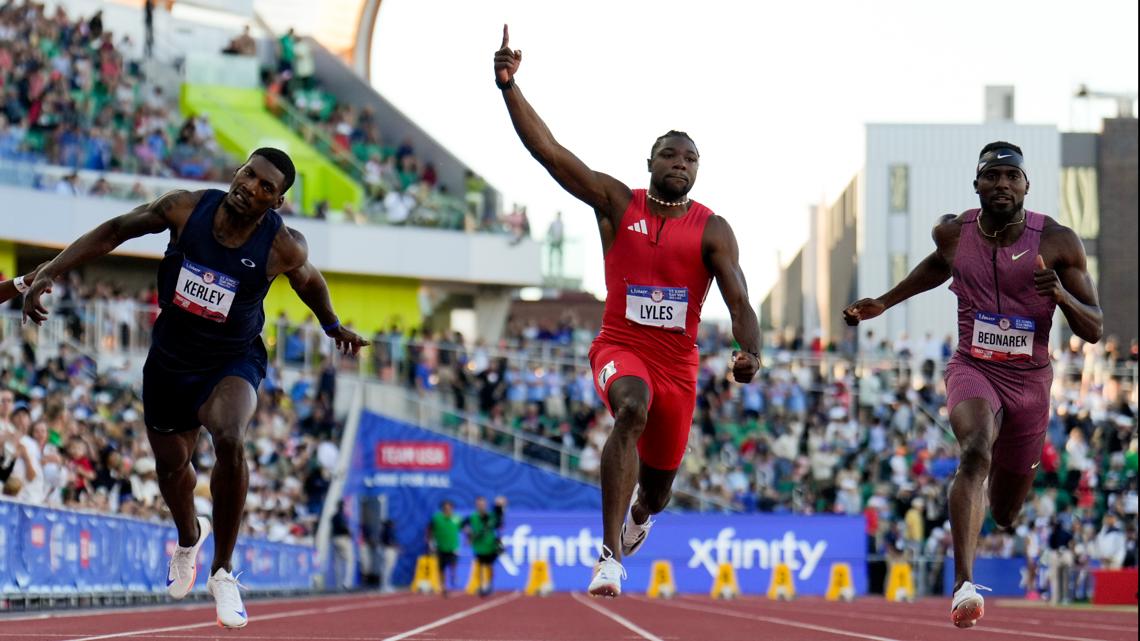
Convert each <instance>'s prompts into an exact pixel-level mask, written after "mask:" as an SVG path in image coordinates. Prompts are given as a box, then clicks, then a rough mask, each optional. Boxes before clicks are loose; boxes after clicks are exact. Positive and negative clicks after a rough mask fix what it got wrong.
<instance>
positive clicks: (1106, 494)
mask: <svg viewBox="0 0 1140 641" xmlns="http://www.w3.org/2000/svg"><path fill="white" fill-rule="evenodd" d="M592 337H593V328H590V327H586V326H584V325H582V324H579V323H575V322H573V321H572V320H571V319H569V318H567V319H565V320H563V321H562V322H561V323H559V324H557V325H553V324H552V325H549V326H542V325H540V324H538V323H533V322H531V323H526V324H519V323H514V322H512V323H511V324H510V325H509V330H508V333H507V338H505V339H504V340H503V341H502V342H501V343H500V344H498V345H494V346H489V345H486V344H484V343H482V342H480V341H476V342H474V343H473V344H470V345H468V344H467V342H466V341H465V340H464V339H463V337H462V336H460V335H458V334H457V333H455V332H443V333H435V332H431V331H429V330H425V329H420V330H414V331H412V332H409V333H405V332H403V331H400V329H399V328H392V329H391V330H390V331H388V332H381V333H378V334H377V335H376V336H374V337H373V339H374V340H375V341H376V343H375V347H374V349H373V351H372V362H371V364H370V368H371V370H372V371H373V372H375V373H376V375H377V376H379V377H380V378H383V379H386V380H389V381H392V382H395V383H401V384H404V385H406V386H408V387H409V388H412V389H414V390H415V391H416V392H417V393H419V394H421V395H424V396H427V397H431V398H432V399H433V400H436V401H438V402H441V403H445V404H447V405H449V406H451V407H453V408H454V420H452V421H451V423H452V424H451V425H450V427H452V428H454V429H455V430H456V431H457V433H458V434H459V435H460V436H462V437H464V438H468V439H471V440H477V441H482V442H491V443H494V442H499V443H500V444H504V445H505V444H506V442H505V441H504V439H505V438H507V439H509V437H505V436H504V435H509V434H522V435H525V436H526V437H527V446H526V448H525V451H526V453H527V454H528V455H530V456H531V457H532V458H534V459H537V460H540V461H545V462H547V463H551V464H554V465H558V463H559V457H560V454H559V452H558V449H559V448H566V449H568V450H570V451H572V452H573V453H574V454H573V456H572V457H571V459H570V460H571V463H572V465H573V467H574V468H575V469H576V470H577V471H578V472H581V473H582V474H584V475H586V476H589V477H593V478H597V475H598V471H599V468H600V463H601V449H602V446H603V445H604V443H605V440H606V437H607V436H608V434H609V430H610V429H611V427H612V419H611V418H610V417H609V415H608V413H607V412H606V410H605V409H604V408H603V406H602V404H601V403H600V401H599V399H598V398H597V395H596V393H595V390H594V384H593V378H592V374H591V371H590V369H589V366H588V363H587V361H586V359H585V354H586V351H587V350H588V346H589V341H590V340H591V339H592ZM700 343H701V346H702V354H703V356H702V358H701V367H700V375H699V390H700V391H699V396H698V404H697V410H696V413H695V415H694V424H693V429H692V431H691V434H690V449H689V451H688V453H687V454H686V456H685V459H684V462H683V463H682V468H681V470H680V473H679V474H678V477H677V482H676V486H675V487H676V488H677V489H679V490H683V491H688V492H687V493H688V494H689V496H699V495H703V496H706V497H712V498H714V499H716V500H717V503H718V504H719V505H729V506H732V508H734V509H736V510H740V511H744V512H784V513H797V514H812V513H843V514H850V515H860V514H861V515H863V516H864V518H865V520H866V524H867V536H868V551H869V552H870V553H871V554H872V555H874V556H876V557H881V558H891V557H898V556H908V557H910V558H912V559H913V558H919V557H922V558H925V559H927V560H929V561H930V562H932V563H936V564H941V563H942V560H943V559H945V557H946V555H947V554H948V553H949V551H950V530H949V527H950V526H949V520H948V519H949V515H948V509H947V500H948V491H947V489H948V484H949V481H950V480H951V478H952V477H953V475H954V472H955V470H956V469H957V465H958V458H957V456H958V449H957V445H956V443H955V440H954V438H953V436H952V434H951V433H950V432H949V429H948V425H949V422H948V417H947V415H946V410H945V398H946V392H945V386H944V382H943V380H942V376H941V371H942V368H943V362H944V360H945V359H946V358H948V357H949V355H950V354H951V349H952V347H951V342H950V339H949V338H944V339H941V340H937V339H935V338H933V337H930V336H927V337H925V340H924V341H922V342H915V341H911V340H909V339H908V338H907V337H905V336H903V337H898V338H897V339H895V340H888V341H884V340H880V339H876V337H875V336H874V335H873V334H870V333H868V334H867V335H864V336H863V337H861V340H860V341H859V342H858V343H857V344H856V342H855V341H854V340H851V339H848V340H847V341H846V342H845V343H839V344H832V345H823V344H822V343H821V342H820V341H819V340H818V339H815V340H811V339H804V338H803V337H797V336H792V337H791V338H790V339H788V340H784V339H783V338H782V337H780V336H774V337H772V338H771V339H770V340H769V341H768V345H767V346H766V348H765V353H764V361H765V368H764V369H763V370H762V372H761V374H760V375H759V376H758V377H757V379H756V380H754V381H753V382H752V383H749V384H747V385H738V384H735V383H731V382H730V380H731V375H730V370H731V367H730V364H731V339H730V337H729V336H728V335H727V333H726V332H724V331H722V330H719V329H718V328H716V327H713V326H704V327H703V328H702V338H701V341H700ZM844 345H846V346H848V347H849V348H850V351H847V352H844V351H843V349H842V348H843V346H844ZM1054 358H1055V363H1054V365H1055V368H1056V371H1057V375H1056V377H1055V383H1054V387H1053V390H1052V408H1053V409H1052V413H1051V419H1050V423H1049V437H1048V439H1047V442H1046V444H1045V450H1044V453H1043V455H1042V460H1041V465H1040V472H1039V474H1038V477H1037V480H1036V483H1035V486H1034V492H1033V494H1032V495H1031V496H1030V500H1029V501H1028V502H1027V504H1026V506H1025V509H1024V510H1023V513H1022V516H1021V518H1020V520H1019V521H1018V523H1017V524H1016V525H1015V527H1014V528H1013V529H1012V530H1010V531H1007V532H1003V531H999V530H998V528H996V526H995V525H994V524H993V523H992V522H989V523H987V526H986V529H985V533H984V535H983V536H982V537H981V539H980V547H979V555H980V556H999V557H1010V556H1022V555H1024V556H1028V557H1029V558H1030V559H1031V560H1032V561H1033V562H1034V563H1035V564H1036V566H1039V567H1041V568H1042V578H1041V586H1038V587H1041V588H1042V589H1046V588H1047V587H1048V585H1049V581H1050V580H1052V581H1054V583H1055V582H1056V581H1057V578H1056V576H1055V574H1054V575H1050V574H1048V572H1047V570H1046V569H1047V568H1051V569H1052V571H1053V572H1054V573H1055V571H1056V568H1058V567H1064V568H1067V569H1069V570H1071V571H1069V572H1068V574H1067V575H1066V576H1068V577H1069V581H1070V584H1069V586H1068V587H1067V588H1066V589H1065V590H1064V592H1063V593H1064V594H1066V595H1074V596H1075V597H1077V598H1081V597H1082V596H1085V595H1086V593H1087V584H1088V582H1087V576H1088V569H1089V567H1090V566H1091V564H1094V563H1095V564H1099V565H1102V566H1115V567H1120V566H1121V565H1131V566H1135V565H1136V516H1137V491H1136V479H1137V433H1136V404H1137V397H1136V392H1137V390H1136V383H1137V381H1136V371H1137V346H1136V342H1135V341H1132V342H1131V344H1130V345H1125V344H1122V343H1121V342H1119V341H1118V340H1117V339H1115V338H1111V337H1110V338H1108V339H1107V340H1106V341H1104V342H1103V343H1102V344H1099V345H1088V344H1084V343H1083V342H1081V341H1080V339H1077V338H1074V339H1072V340H1071V341H1070V342H1069V343H1067V344H1066V345H1064V346H1062V347H1061V348H1059V349H1057V350H1056V352H1055V354H1054ZM685 494H686V492H682V493H681V495H680V496H679V497H678V498H679V499H680V501H681V503H682V504H685V502H686V501H687V500H689V499H686V497H685V496H684V495H685ZM689 507H696V505H695V504H693V503H690V504H689ZM928 569H929V570H931V572H929V574H928V576H929V577H930V580H931V584H930V586H929V589H930V590H932V591H935V592H937V591H939V590H940V589H941V582H940V577H941V574H939V568H938V567H931V568H928ZM1050 576H1052V577H1053V578H1052V579H1050V578H1049V577H1050ZM935 577H937V580H936V579H935ZM1082 577H1083V578H1082ZM1052 593H1053V596H1054V597H1056V596H1058V595H1059V594H1061V593H1062V592H1061V591H1060V590H1059V589H1058V588H1057V587H1056V585H1054V586H1053V588H1052Z"/></svg>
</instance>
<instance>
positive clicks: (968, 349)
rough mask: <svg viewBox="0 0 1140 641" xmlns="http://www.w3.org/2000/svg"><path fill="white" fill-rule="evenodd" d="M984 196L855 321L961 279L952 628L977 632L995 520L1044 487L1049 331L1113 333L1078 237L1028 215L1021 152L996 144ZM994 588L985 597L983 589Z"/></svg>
mask: <svg viewBox="0 0 1140 641" xmlns="http://www.w3.org/2000/svg"><path fill="white" fill-rule="evenodd" d="M974 189H975V191H976V192H977V194H978V198H979V200H980V201H981V209H971V210H969V211H967V212H964V213H962V214H960V215H957V216H955V215H952V214H951V215H947V216H943V217H942V219H941V220H940V221H939V222H938V224H937V225H936V226H935V227H934V243H935V245H936V248H935V250H934V253H932V254H930V255H929V256H927V257H926V258H925V259H924V260H923V261H922V262H921V263H919V264H918V266H917V267H915V269H914V271H912V272H911V273H910V275H908V276H907V277H906V278H905V279H904V280H903V281H902V282H901V283H899V284H898V286H897V287H895V288H894V289H892V290H891V291H889V292H887V293H886V294H883V295H882V296H881V297H879V298H874V299H871V298H864V299H862V300H860V301H857V302H855V303H853V304H852V305H851V306H849V307H848V308H847V309H845V310H844V311H843V316H844V319H845V320H846V321H847V323H848V324H849V325H855V324H857V323H858V322H859V321H861V320H867V319H869V318H874V317H876V316H878V315H879V314H882V313H883V312H884V311H885V310H886V309H888V308H890V307H893V306H894V305H897V304H898V303H901V302H902V301H904V300H906V299H908V298H910V297H911V296H914V295H915V294H918V293H920V292H924V291H926V290H928V289H933V288H934V287H937V286H939V285H941V284H942V283H944V282H946V280H947V279H949V278H951V277H953V279H954V280H953V282H952V283H951V284H950V291H952V292H954V294H955V295H957V297H958V350H957V352H956V353H955V354H954V356H953V358H951V359H950V363H949V364H948V365H947V367H946V392H947V399H946V406H947V409H948V410H949V411H950V425H951V427H952V428H953V429H954V435H955V436H956V437H957V439H958V444H959V446H960V447H961V450H962V457H961V463H960V465H959V466H958V472H957V474H956V475H955V477H954V481H953V486H952V488H951V490H950V522H951V525H952V526H953V527H952V533H953V536H954V567H955V576H956V582H955V586H954V600H953V602H952V604H951V610H950V618H951V621H952V622H953V623H954V625H956V626H958V627H960V628H969V627H973V626H974V624H976V623H977V621H978V619H980V618H981V617H982V615H983V613H984V607H983V606H984V601H983V599H982V597H981V596H980V595H979V594H978V593H977V590H978V589H979V588H981V586H978V585H976V584H974V582H973V566H974V550H975V548H976V546H977V543H978V532H979V530H980V529H981V526H982V520H983V518H984V517H985V499H986V496H985V492H984V487H985V485H984V483H985V481H986V479H987V478H988V479H989V504H990V511H991V514H992V515H993V518H994V521H995V522H996V523H997V524H998V525H999V526H1001V527H1003V528H1009V527H1011V526H1012V525H1013V523H1014V521H1015V520H1016V519H1017V515H1018V514H1019V513H1020V511H1021V506H1022V504H1024V503H1025V497H1026V496H1027V495H1028V493H1029V490H1030V488H1031V487H1032V486H1033V478H1034V476H1036V472H1037V466H1038V463H1039V462H1040V456H1041V448H1042V445H1044V443H1045V431H1046V427H1047V424H1048V421H1049V387H1050V385H1051V384H1052V381H1053V368H1052V365H1051V364H1050V361H1049V329H1050V326H1051V324H1052V319H1053V311H1054V310H1055V309H1056V308H1057V307H1060V308H1061V311H1062V313H1064V315H1065V319H1066V320H1067V321H1068V322H1069V327H1070V328H1072V330H1073V333H1075V334H1076V335H1077V336H1080V337H1081V338H1083V339H1084V340H1086V341H1088V342H1090V343H1095V342H1097V341H1099V340H1100V337H1101V332H1102V315H1101V310H1100V304H1099V303H1098V302H1097V295H1096V288H1095V287H1094V286H1093V283H1092V279H1091V278H1090V277H1089V274H1088V270H1087V268H1086V266H1085V250H1084V247H1083V246H1082V245H1081V239H1080V238H1079V237H1078V236H1077V235H1076V234H1075V233H1074V232H1073V230H1071V229H1069V228H1068V227H1065V226H1064V225H1061V224H1059V223H1057V222H1056V221H1055V220H1053V219H1052V218H1049V217H1048V216H1045V215H1043V214H1038V213H1036V212H1031V211H1027V210H1026V209H1025V207H1024V204H1025V195H1026V194H1027V193H1028V192H1029V178H1028V176H1027V175H1026V172H1025V168H1024V159H1023V157H1022V153H1021V149H1020V148H1019V147H1017V146H1016V145H1012V144H1010V143H1007V142H994V143H990V144H988V145H986V146H985V147H984V148H983V149H982V153H981V155H980V157H979V159H978V166H977V177H976V179H975V180H974ZM981 589H985V588H981Z"/></svg>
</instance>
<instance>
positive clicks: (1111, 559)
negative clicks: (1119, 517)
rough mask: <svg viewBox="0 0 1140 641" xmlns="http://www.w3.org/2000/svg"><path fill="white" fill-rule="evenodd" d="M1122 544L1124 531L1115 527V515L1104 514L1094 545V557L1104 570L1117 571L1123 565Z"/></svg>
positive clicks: (1110, 513)
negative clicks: (1098, 560)
mask: <svg viewBox="0 0 1140 641" xmlns="http://www.w3.org/2000/svg"><path fill="white" fill-rule="evenodd" d="M1124 543H1125V541H1124V531H1123V530H1121V529H1120V527H1119V526H1118V525H1117V523H1116V515H1115V514H1113V513H1112V512H1109V513H1107V514H1105V515H1104V522H1103V524H1102V525H1101V528H1100V533H1098V534H1097V535H1096V545H1095V550H1096V557H1097V558H1098V559H1100V562H1101V565H1102V566H1103V567H1104V568H1105V569H1108V570H1119V569H1120V568H1121V567H1122V566H1123V565H1124V555H1125V552H1126V548H1125V545H1124Z"/></svg>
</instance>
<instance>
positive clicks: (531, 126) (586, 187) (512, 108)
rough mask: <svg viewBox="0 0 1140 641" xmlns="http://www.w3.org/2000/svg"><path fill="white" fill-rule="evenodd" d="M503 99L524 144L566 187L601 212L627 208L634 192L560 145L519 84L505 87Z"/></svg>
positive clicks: (609, 213) (605, 212) (573, 194)
mask: <svg viewBox="0 0 1140 641" xmlns="http://www.w3.org/2000/svg"><path fill="white" fill-rule="evenodd" d="M503 101H504V102H505V103H506V105H507V113H509V114H510V116H511V123H512V124H513V125H514V127H515V132H516V133H518V135H519V139H520V140H522V143H523V146H524V147H526V150H527V151H529V152H530V155H531V156H534V159H535V160H537V161H538V162H539V163H540V164H541V165H542V166H543V167H544V168H545V169H546V171H547V172H549V173H550V175H551V177H553V178H554V180H556V181H557V182H558V184H559V185H561V186H562V188H563V189H565V190H566V191H568V192H570V195H572V196H574V197H575V198H577V199H578V200H581V201H582V202H584V203H586V204H587V205H589V206H590V207H593V208H594V210H595V212H598V213H599V214H603V213H604V214H606V215H607V216H608V215H611V214H612V213H613V212H615V211H624V209H625V206H626V205H627V204H628V202H629V198H630V196H631V194H632V192H631V191H630V189H629V187H627V186H626V185H625V184H624V183H622V182H621V181H619V180H617V179H616V178H614V177H612V176H609V175H606V174H603V173H601V172H597V171H594V170H592V169H590V168H589V167H587V166H586V163H584V162H582V160H581V159H580V158H578V157H577V156H575V155H574V154H573V153H571V152H570V151H569V150H568V149H566V148H565V147H563V146H562V145H561V144H559V143H558V141H557V140H555V138H554V134H552V133H551V132H550V128H549V127H547V126H546V123H545V122H543V120H542V118H540V117H539V116H538V113H537V112H535V110H534V107H532V106H531V105H530V102H529V101H527V99H526V97H524V96H523V94H522V90H521V89H519V87H518V85H517V84H513V85H512V86H511V87H510V88H508V89H504V90H503Z"/></svg>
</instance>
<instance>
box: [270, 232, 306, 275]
mask: <svg viewBox="0 0 1140 641" xmlns="http://www.w3.org/2000/svg"><path fill="white" fill-rule="evenodd" d="M307 260H309V243H308V241H306V240H305V235H304V234H302V233H301V232H299V231H297V230H296V229H293V228H292V227H288V226H286V225H282V226H281V229H280V230H278V231H277V235H276V236H275V237H274V238H273V251H272V260H271V261H270V267H271V271H272V272H274V273H283V272H289V271H292V270H294V269H296V268H298V267H300V266H301V265H304V264H305V261H307Z"/></svg>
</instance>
